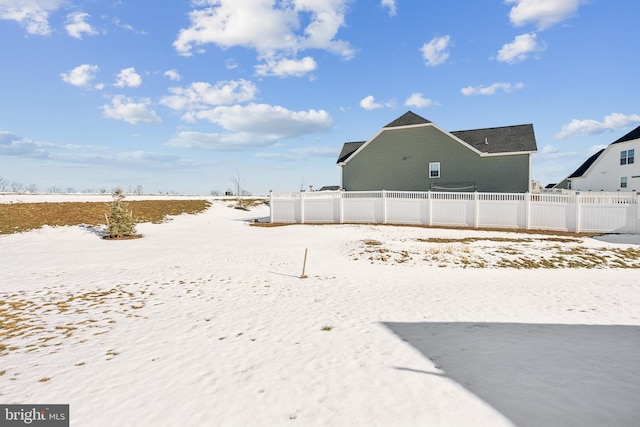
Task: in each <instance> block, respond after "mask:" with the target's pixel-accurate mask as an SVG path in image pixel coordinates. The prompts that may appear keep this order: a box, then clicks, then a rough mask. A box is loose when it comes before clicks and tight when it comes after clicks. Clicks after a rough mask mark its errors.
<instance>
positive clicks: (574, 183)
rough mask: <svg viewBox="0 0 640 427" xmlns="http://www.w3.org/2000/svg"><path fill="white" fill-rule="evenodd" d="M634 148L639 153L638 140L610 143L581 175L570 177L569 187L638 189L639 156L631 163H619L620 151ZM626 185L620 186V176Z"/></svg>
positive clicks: (608, 189)
mask: <svg viewBox="0 0 640 427" xmlns="http://www.w3.org/2000/svg"><path fill="white" fill-rule="evenodd" d="M627 150H634V151H635V153H636V154H635V155H636V156H638V155H640V140H635V141H626V142H620V143H616V144H615V145H614V144H612V145H610V146H609V147H607V149H606V150H605V151H604V152H603V153H601V154H600V156H598V158H597V159H596V161H595V162H593V164H592V165H591V167H590V168H589V169H587V171H586V173H584V174H583V175H576V176H572V177H570V180H571V189H572V190H575V191H640V158H638V157H636V158H635V159H634V163H632V164H625V165H621V164H620V152H621V151H627ZM623 177H625V178H626V179H627V186H626V187H621V186H620V183H621V178H623Z"/></svg>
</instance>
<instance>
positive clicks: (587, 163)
mask: <svg viewBox="0 0 640 427" xmlns="http://www.w3.org/2000/svg"><path fill="white" fill-rule="evenodd" d="M603 152H604V148H603V149H602V150H600V151H598V152H597V153H596V154H594V155H593V156H591V157H589V158H588V159H587V160H586V161H585V162H584V163H583V164H581V165H580V167H579V168H578V169H576V170H575V172H573V173H572V174H571V175H569V178H576V177H579V176H582V175H584V173H585V172H586V171H587V169H589V167H591V165H592V164H593V162H595V161H596V160H598V157H600V154H602V153H603Z"/></svg>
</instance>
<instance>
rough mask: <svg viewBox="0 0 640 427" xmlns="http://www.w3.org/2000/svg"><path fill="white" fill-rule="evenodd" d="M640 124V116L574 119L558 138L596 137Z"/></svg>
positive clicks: (615, 114) (616, 114)
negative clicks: (606, 132) (599, 119)
mask: <svg viewBox="0 0 640 427" xmlns="http://www.w3.org/2000/svg"><path fill="white" fill-rule="evenodd" d="M636 123H640V114H629V115H627V114H622V113H611V114H609V115H608V116H605V117H604V120H603V121H601V122H599V121H597V120H591V119H585V120H577V119H573V120H571V122H569V124H566V125H564V126H562V130H560V132H558V133H557V134H556V138H558V139H563V138H567V137H570V136H575V135H594V134H599V133H602V132H605V131H614V130H618V129H622V128H626V127H628V126H631V125H633V124H636Z"/></svg>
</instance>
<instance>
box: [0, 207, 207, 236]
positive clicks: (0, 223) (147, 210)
mask: <svg viewBox="0 0 640 427" xmlns="http://www.w3.org/2000/svg"><path fill="white" fill-rule="evenodd" d="M110 205H111V203H104V202H65V203H12V204H4V203H3V204H0V234H12V233H21V232H23V231H28V230H34V229H38V228H41V227H43V226H45V225H48V226H51V227H56V226H65V225H80V224H87V225H94V226H96V225H103V224H105V223H106V220H105V214H106V213H108V212H109V209H110ZM209 206H211V202H209V201H208V200H134V201H127V208H128V209H130V210H132V211H133V217H134V219H135V221H136V223H142V222H153V223H160V222H163V221H166V220H167V219H168V217H169V216H174V215H181V214H183V213H186V214H197V213H200V212H203V211H205V210H206V209H207V208H209Z"/></svg>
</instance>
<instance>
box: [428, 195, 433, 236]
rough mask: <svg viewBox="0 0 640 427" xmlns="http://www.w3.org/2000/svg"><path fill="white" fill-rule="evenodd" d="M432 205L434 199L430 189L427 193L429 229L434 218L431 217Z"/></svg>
mask: <svg viewBox="0 0 640 427" xmlns="http://www.w3.org/2000/svg"><path fill="white" fill-rule="evenodd" d="M432 204H433V199H432V195H431V189H429V191H427V226H429V227H431V222H432V218H433V216H432V215H431V210H432V206H431V205H432Z"/></svg>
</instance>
